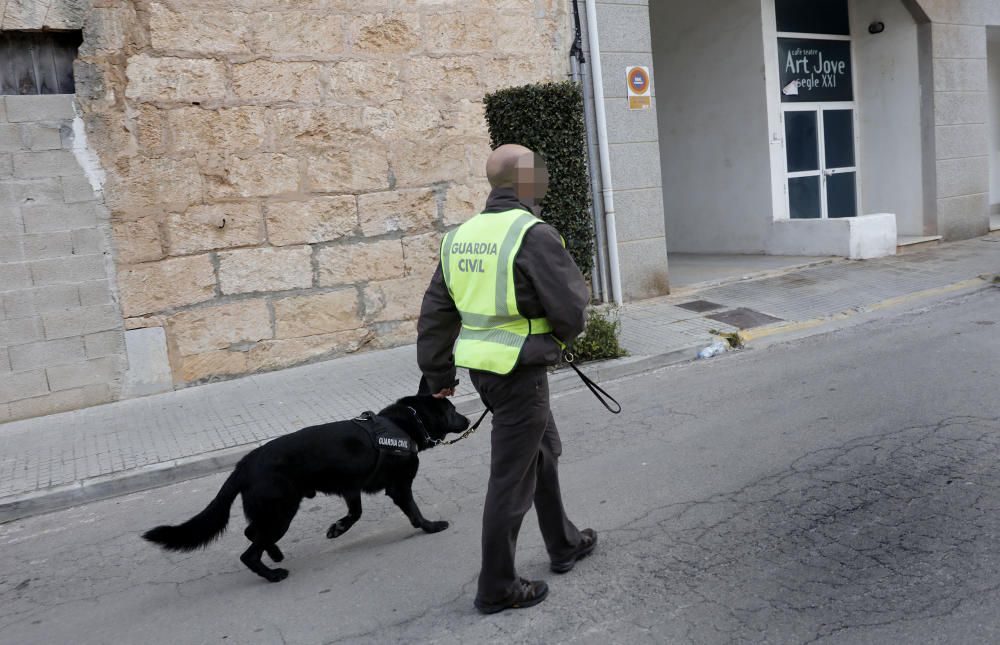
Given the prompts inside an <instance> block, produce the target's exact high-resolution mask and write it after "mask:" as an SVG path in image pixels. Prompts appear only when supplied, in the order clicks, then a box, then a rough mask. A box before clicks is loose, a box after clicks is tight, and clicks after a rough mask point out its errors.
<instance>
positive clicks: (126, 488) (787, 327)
mask: <svg viewBox="0 0 1000 645" xmlns="http://www.w3.org/2000/svg"><path fill="white" fill-rule="evenodd" d="M991 279H992V277H991V276H989V275H982V276H979V277H976V278H972V279H969V280H963V281H961V282H956V283H953V284H950V285H945V286H942V287H935V288H932V289H925V290H923V291H917V292H914V293H910V294H906V295H902V296H896V297H893V298H889V299H887V300H883V301H881V302H877V303H872V304H868V305H861V306H858V307H853V308H851V309H847V310H844V311H841V312H838V313H835V314H832V315H830V316H826V317H824V318H814V319H811V320H803V321H792V322H782V323H777V324H774V325H768V326H766V327H759V328H756V329H751V330H744V331H740V332H739V336H740V339H741V340H742V341H743V342H744V343H749V342H754V341H759V340H762V339H767V338H769V337H771V336H777V335H779V334H781V335H784V334H791V335H793V336H794V335H795V334H796V333H801V332H807V331H809V330H812V329H816V328H819V327H823V326H826V325H830V324H836V323H838V322H843V321H845V320H847V319H849V318H855V317H858V316H860V315H862V314H865V313H870V312H875V311H879V310H884V309H888V308H891V307H898V306H901V305H906V304H910V303H913V302H916V301H919V300H923V299H926V298H932V297H935V296H947V295H951V294H955V293H958V292H961V291H966V290H970V291H976V290H978V288H982V287H990V286H992V285H991V283H990V280H991ZM704 345H705V343H704V342H699V343H694V344H692V345H690V346H686V347H682V348H678V349H674V350H671V351H669V352H665V353H663V354H656V355H652V356H642V357H638V358H634V357H626V358H619V359H614V360H610V361H602V362H598V363H590V364H585V365H586V368H585V369H586V373H587V375H588V376H589V377H591V378H592V379H594V380H595V381H599V382H600V381H610V380H614V379H619V378H624V377H627V376H634V375H637V374H642V373H645V372H649V371H652V370H656V369H659V368H662V367H668V366H670V365H676V364H678V363H685V362H690V361H692V360H694V358H695V355H696V354H697V352H698V350H699V349H701V348H702V347H704ZM549 384H550V392H551V394H553V395H557V394H563V393H567V392H571V391H574V390H576V389H579V388H582V387H583V384H582V383H581V382H580V380H579V379H578V378H577V377H576V374H574V373H573V372H572V370H569V369H562V370H559V371H557V372H554V373H552V374H551V375H550V377H549ZM455 407H456V408H457V409H458V411H459V412H461V413H462V414H465V415H466V416H473V415H475V416H478V415H479V414H481V413H482V411H483V406H482V404H481V403H480V402H479V399H478V398H477V397H476V396H475V395H466V396H464V397H460V398H457V399H455ZM267 441H270V439H267V440H264V441H257V442H254V443H248V444H241V445H239V446H233V447H231V448H224V449H222V450H215V451H212V452H208V453H204V454H201V455H193V456H190V457H183V458H181V459H176V460H173V461H167V462H161V463H158V464H153V465H150V466H144V467H142V468H138V469H134V470H130V471H125V472H121V473H116V474H111V475H105V476H101V477H93V478H90V479H85V480H82V481H79V482H75V483H73V484H68V485H65V486H57V487H54V488H48V489H44V490H41V491H33V492H31V493H27V494H23V495H15V496H11V497H7V498H2V499H0V524H5V523H7V522H12V521H14V520H19V519H24V518H27V517H32V516H35V515H42V514H44V513H49V512H52V511H59V510H64V509H67V508H70V507H73V506H77V505H80V504H86V503H89V502H96V501H100V500H105V499H110V498H114V497H118V496H121V495H128V494H131V493H138V492H141V491H145V490H150V489H154V488H159V487H162V486H168V485H170V484H176V483H178V482H183V481H187V480H190V479H196V478H198V477H205V476H207V475H214V474H216V473H220V472H224V471H226V470H229V469H230V468H232V467H233V466H234V465H235V464H236V462H238V461H239V460H240V459H241V458H243V456H244V455H246V454H247V453H248V452H250V451H251V450H253V449H254V448H256V447H258V446H260V445H262V444H264V443H266V442H267Z"/></svg>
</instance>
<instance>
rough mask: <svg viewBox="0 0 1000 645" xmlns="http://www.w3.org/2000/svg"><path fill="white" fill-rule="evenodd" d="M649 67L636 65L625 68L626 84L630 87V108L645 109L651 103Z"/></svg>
mask: <svg viewBox="0 0 1000 645" xmlns="http://www.w3.org/2000/svg"><path fill="white" fill-rule="evenodd" d="M651 84H652V82H651V81H650V79H649V68H648V67H643V66H641V65H635V66H632V67H626V68H625V85H626V87H627V88H628V109H630V110H645V109H648V108H649V106H650V104H651V99H650V96H652V94H651V92H650V85H651Z"/></svg>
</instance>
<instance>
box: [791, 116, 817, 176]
mask: <svg viewBox="0 0 1000 645" xmlns="http://www.w3.org/2000/svg"><path fill="white" fill-rule="evenodd" d="M785 142H786V145H785V152H786V156H787V161H788V172H802V171H804V170H819V132H818V126H817V123H816V113H815V112H812V111H809V112H785Z"/></svg>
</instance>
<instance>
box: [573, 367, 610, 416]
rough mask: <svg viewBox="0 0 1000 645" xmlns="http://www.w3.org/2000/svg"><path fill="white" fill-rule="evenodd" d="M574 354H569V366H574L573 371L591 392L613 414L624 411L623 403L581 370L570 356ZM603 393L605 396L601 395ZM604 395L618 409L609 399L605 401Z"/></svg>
mask: <svg viewBox="0 0 1000 645" xmlns="http://www.w3.org/2000/svg"><path fill="white" fill-rule="evenodd" d="M572 356H573V355H572V354H569V355H568V357H567V361H566V362H567V363H569V366H570V367H572V368H573V371H574V372H576V374H577V376H579V377H580V380H581V381H583V384H584V385H586V386H587V388H588V389H590V393H591V394H593V395H594V396H595V397H596V398H597V400H598V401H600V402H601V405H603V406H604V407H605V408H607V409H608V412H610V413H611V414H620V413H621V411H622V404H621V403H619V402H618V401H617V400H616V399H615V397H613V396H611V395H610V394H608V393H607V392H605V391H604V389H603V388H602V387H601V386H600V385H598V384H597V383H595V382H594V381H593V380H591V379H590V377H589V376H587V375H586V374H584V373H583V372H581V371H580V368H579V367H577V366H576V364H575V363H573V361H572V360H571V358H570V357H572ZM602 394H603V395H604V396H601V395H602ZM604 397H607V398H608V401H611V402H612V403H614V404H615V407H617V408H618V409H617V410H616V409H614V408H612V407H611V406H610V405H608V401H605V400H604Z"/></svg>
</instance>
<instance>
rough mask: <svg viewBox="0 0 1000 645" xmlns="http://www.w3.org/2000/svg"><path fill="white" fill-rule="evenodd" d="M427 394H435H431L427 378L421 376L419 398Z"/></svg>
mask: <svg viewBox="0 0 1000 645" xmlns="http://www.w3.org/2000/svg"><path fill="white" fill-rule="evenodd" d="M426 394H433V392H431V387H430V385H428V384H427V378H426V377H425V376H423V375H421V377H420V385H418V386H417V396H424V395H426Z"/></svg>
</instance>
